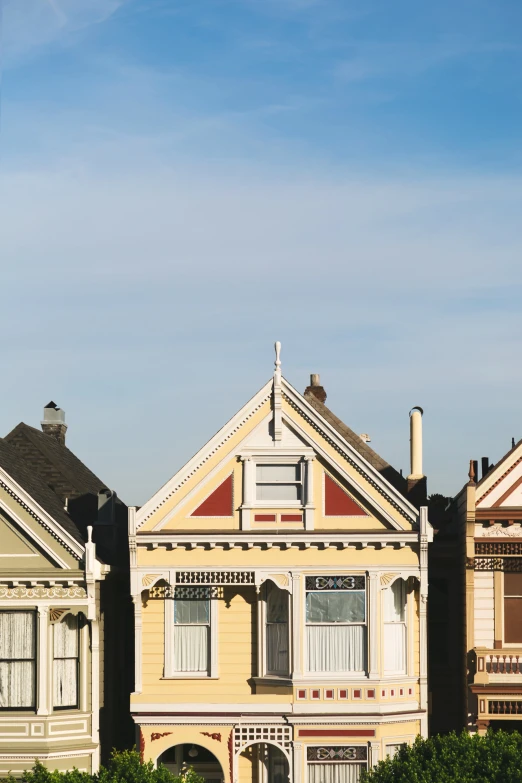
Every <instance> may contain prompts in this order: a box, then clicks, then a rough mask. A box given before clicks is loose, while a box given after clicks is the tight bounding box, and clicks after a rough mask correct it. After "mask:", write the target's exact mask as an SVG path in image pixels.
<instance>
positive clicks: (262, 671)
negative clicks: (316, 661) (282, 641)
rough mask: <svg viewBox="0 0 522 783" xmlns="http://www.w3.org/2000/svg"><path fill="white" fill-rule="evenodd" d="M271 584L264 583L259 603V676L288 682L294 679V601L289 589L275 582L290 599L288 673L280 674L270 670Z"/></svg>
mask: <svg viewBox="0 0 522 783" xmlns="http://www.w3.org/2000/svg"><path fill="white" fill-rule="evenodd" d="M268 584H269V582H268V581H266V582H265V583H264V584H263V587H262V589H261V591H260V594H259V599H258V603H257V607H258V626H257V631H258V633H257V638H258V651H257V652H258V654H257V671H258V677H262V678H263V679H269V680H279V681H282V682H288V681H289V680H291V679H292V660H293V651H292V642H293V627H292V601H291V596H290V593H289V592H288V591H287V590H283V588H281V587H279V585H278V584H276V583H275V582H274V583H273V584H274V586H275V587H277V588H278V589H279V590H282V592H283V593H286V594H287V600H288V673H287V674H278V673H274V672H269V671H268V654H267V641H268V634H267V630H266V627H267V621H266V620H267V589H268V588H267V585H268Z"/></svg>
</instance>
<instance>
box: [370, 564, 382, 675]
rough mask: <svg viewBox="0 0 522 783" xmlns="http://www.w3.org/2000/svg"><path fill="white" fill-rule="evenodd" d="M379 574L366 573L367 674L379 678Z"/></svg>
mask: <svg viewBox="0 0 522 783" xmlns="http://www.w3.org/2000/svg"><path fill="white" fill-rule="evenodd" d="M378 612H379V574H368V613H369V618H368V675H369V679H370V680H377V679H378V678H379V650H380V647H381V633H380V623H379V616H378Z"/></svg>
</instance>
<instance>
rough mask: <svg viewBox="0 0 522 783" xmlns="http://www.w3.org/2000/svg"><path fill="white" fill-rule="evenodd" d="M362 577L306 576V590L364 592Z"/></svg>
mask: <svg viewBox="0 0 522 783" xmlns="http://www.w3.org/2000/svg"><path fill="white" fill-rule="evenodd" d="M365 587H366V579H365V577H364V576H307V577H306V589H307V590H364V589H365Z"/></svg>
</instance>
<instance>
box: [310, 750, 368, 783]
mask: <svg viewBox="0 0 522 783" xmlns="http://www.w3.org/2000/svg"><path fill="white" fill-rule="evenodd" d="M306 758H307V762H308V764H307V768H308V775H307V783H358V781H359V780H360V777H361V772H362V770H363V769H366V768H367V761H368V748H367V746H360V747H349V746H339V745H334V746H322V747H313V746H312V747H310V746H308V747H307V749H306Z"/></svg>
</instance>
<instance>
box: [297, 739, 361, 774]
mask: <svg viewBox="0 0 522 783" xmlns="http://www.w3.org/2000/svg"><path fill="white" fill-rule="evenodd" d="M331 744H332V743H331V741H329V742H328V743H325V744H324V745H317V744H316V743H315V742H314V743H313V746H307V747H317V748H321V747H324V748H328V747H330V745H331ZM341 746H342V745H341ZM348 747H353V748H366V749H367V751H366V760H365V761H363V760H355V759H354V760H353V761H349V760H346V761H341V760H339V761H337V760H336V761H311V760H310V759H307V760H306V783H308V781H309V780H310V775H309V768H310V767H313V766H316V765H318V764H325V765H326V764H327V765H328V766H334V765H336V766H337V765H338V764H343V765H344V764H346V765H348V764H349V765H352V766H355V765H357V766H359V767H361V769H362V770H365V771H368V769H369V768H370V749H369V747H368V745H366V744H362V743H354V744H353V745H350V746H348Z"/></svg>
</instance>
